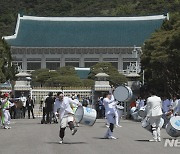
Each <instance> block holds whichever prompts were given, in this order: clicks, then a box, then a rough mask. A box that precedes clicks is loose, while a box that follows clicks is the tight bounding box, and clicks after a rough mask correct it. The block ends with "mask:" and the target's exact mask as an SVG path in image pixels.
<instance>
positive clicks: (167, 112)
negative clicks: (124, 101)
mask: <svg viewBox="0 0 180 154" xmlns="http://www.w3.org/2000/svg"><path fill="white" fill-rule="evenodd" d="M146 105H147V99H144V98H142V97H138V98H137V99H136V100H135V101H133V102H131V104H130V109H132V108H135V109H136V111H139V110H141V109H142V108H143V107H146ZM161 109H162V112H163V119H164V120H165V124H167V122H168V121H169V119H170V117H172V116H174V115H180V99H179V98H178V96H173V97H171V98H168V97H166V96H163V97H161Z"/></svg>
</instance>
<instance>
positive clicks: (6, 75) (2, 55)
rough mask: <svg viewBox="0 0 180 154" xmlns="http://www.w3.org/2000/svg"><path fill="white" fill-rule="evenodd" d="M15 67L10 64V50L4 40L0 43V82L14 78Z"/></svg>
mask: <svg viewBox="0 0 180 154" xmlns="http://www.w3.org/2000/svg"><path fill="white" fill-rule="evenodd" d="M15 73H16V71H15V66H14V65H13V64H12V58H11V53H10V48H9V46H8V45H7V43H6V42H5V41H4V40H1V41H0V82H1V83H2V82H5V81H7V80H13V79H14V78H15Z"/></svg>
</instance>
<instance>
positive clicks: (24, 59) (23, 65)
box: [22, 51, 27, 71]
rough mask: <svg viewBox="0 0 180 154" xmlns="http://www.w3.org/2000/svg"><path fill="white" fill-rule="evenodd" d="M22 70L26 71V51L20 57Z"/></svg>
mask: <svg viewBox="0 0 180 154" xmlns="http://www.w3.org/2000/svg"><path fill="white" fill-rule="evenodd" d="M22 70H23V71H26V70H27V57H26V51H24V53H23V57H22Z"/></svg>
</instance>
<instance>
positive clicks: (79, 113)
mask: <svg viewBox="0 0 180 154" xmlns="http://www.w3.org/2000/svg"><path fill="white" fill-rule="evenodd" d="M74 115H75V121H76V122H77V123H79V122H80V121H81V120H82V119H83V115H84V110H83V107H82V106H79V107H78V108H77V110H76V112H75V114H74Z"/></svg>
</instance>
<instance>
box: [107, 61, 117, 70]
mask: <svg viewBox="0 0 180 154" xmlns="http://www.w3.org/2000/svg"><path fill="white" fill-rule="evenodd" d="M109 63H111V64H112V66H114V67H115V68H116V69H118V62H109Z"/></svg>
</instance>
